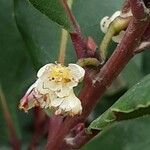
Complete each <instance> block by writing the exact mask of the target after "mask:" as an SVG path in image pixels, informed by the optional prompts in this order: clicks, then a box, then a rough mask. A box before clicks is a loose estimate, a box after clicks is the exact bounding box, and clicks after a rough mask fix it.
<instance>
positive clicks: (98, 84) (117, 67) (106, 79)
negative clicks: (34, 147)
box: [47, 0, 149, 150]
mask: <svg viewBox="0 0 150 150" xmlns="http://www.w3.org/2000/svg"><path fill="white" fill-rule="evenodd" d="M133 2H135V4H138V2H140V0H130V4H131V8H132V12H133V14H134V17H133V18H132V19H131V21H130V24H129V26H128V28H127V30H126V33H125V36H124V38H123V39H122V42H121V43H120V44H119V45H118V47H117V48H116V50H115V51H114V53H113V54H112V56H111V57H110V59H109V60H108V61H107V62H106V64H105V65H104V66H103V67H102V68H101V70H100V72H99V73H98V74H97V75H96V77H95V78H94V77H93V76H92V75H91V74H90V72H91V70H89V69H86V76H85V85H84V87H83V89H82V90H81V93H80V97H79V98H80V100H81V102H82V107H83V112H82V114H81V115H80V116H75V117H66V118H64V119H63V121H61V120H62V118H61V117H59V116H55V117H53V119H56V120H57V121H58V122H59V123H60V124H59V125H58V124H55V125H54V124H53V123H52V122H51V123H50V126H51V128H50V130H51V131H53V132H54V131H55V134H54V133H51V132H49V138H48V144H47V150H49V149H55V150H60V149H61V148H62V147H63V144H64V139H65V137H66V136H67V135H68V134H69V133H70V130H71V129H72V128H73V127H75V126H76V125H77V124H79V123H82V122H85V120H86V118H87V116H88V115H89V114H90V112H91V110H92V109H93V108H94V107H95V105H96V103H97V101H98V99H99V98H101V97H102V95H103V94H104V92H105V91H106V89H107V88H108V87H109V86H110V85H111V83H112V81H113V80H114V79H115V78H116V77H117V76H118V75H119V73H120V72H121V71H122V69H123V68H124V67H125V65H126V64H127V63H128V62H129V60H130V59H131V58H132V57H133V56H134V50H135V49H136V47H137V45H138V43H139V42H140V41H141V38H142V35H143V34H144V32H145V30H146V28H147V27H148V25H149V19H148V18H146V19H145V17H146V16H147V15H146V14H145V13H144V11H143V10H144V8H143V5H140V7H139V6H138V7H137V6H136V5H135V4H134V5H133ZM136 12H137V13H139V12H140V13H139V16H137V14H136ZM141 12H143V13H144V14H142V13H141ZM143 17H144V18H143ZM58 135H59V136H58ZM87 136H88V135H87ZM85 139H87V140H89V138H85ZM78 140H80V139H78ZM86 142H87V141H86V140H85V141H84V142H83V144H84V143H86ZM81 145H82V144H81ZM81 145H80V146H81ZM66 149H67V148H66Z"/></svg>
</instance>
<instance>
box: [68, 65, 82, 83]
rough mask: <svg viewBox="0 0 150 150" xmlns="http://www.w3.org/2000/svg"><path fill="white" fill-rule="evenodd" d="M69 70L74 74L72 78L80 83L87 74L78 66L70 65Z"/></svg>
mask: <svg viewBox="0 0 150 150" xmlns="http://www.w3.org/2000/svg"><path fill="white" fill-rule="evenodd" d="M68 68H69V69H70V71H71V73H72V78H73V79H74V80H75V81H77V82H79V80H82V79H83V77H84V74H85V70H84V69H83V68H82V67H80V66H79V65H77V64H69V66H68Z"/></svg>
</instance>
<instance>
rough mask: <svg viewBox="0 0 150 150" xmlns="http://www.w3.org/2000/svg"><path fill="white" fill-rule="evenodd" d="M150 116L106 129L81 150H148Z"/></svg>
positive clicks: (116, 124) (149, 144)
mask: <svg viewBox="0 0 150 150" xmlns="http://www.w3.org/2000/svg"><path fill="white" fill-rule="evenodd" d="M149 133H150V116H149V115H148V116H144V117H140V118H136V119H132V120H126V121H121V122H119V123H115V124H113V125H111V126H109V127H107V128H106V129H105V130H104V131H102V132H101V133H100V134H99V135H97V137H96V138H95V139H93V140H92V141H91V142H90V143H88V144H87V145H85V146H84V147H83V148H82V149H81V150H98V149H102V150H149V149H150V138H149Z"/></svg>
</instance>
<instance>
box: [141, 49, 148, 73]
mask: <svg viewBox="0 0 150 150" xmlns="http://www.w3.org/2000/svg"><path fill="white" fill-rule="evenodd" d="M149 60H150V51H149V50H147V51H144V53H143V59H142V61H143V66H142V67H143V68H142V69H143V72H144V74H148V73H150V63H149Z"/></svg>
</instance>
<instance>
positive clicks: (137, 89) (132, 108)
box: [89, 74, 150, 130]
mask: <svg viewBox="0 0 150 150" xmlns="http://www.w3.org/2000/svg"><path fill="white" fill-rule="evenodd" d="M149 89H150V74H149V75H148V76H146V77H145V78H144V79H143V80H142V81H141V82H139V83H137V84H136V85H135V86H133V87H132V88H131V89H130V90H128V92H126V93H125V94H124V95H123V96H122V97H121V98H120V99H119V100H118V101H117V102H116V103H115V104H113V105H112V106H111V107H110V108H109V109H108V110H107V111H106V112H104V113H103V114H102V115H101V116H100V117H99V118H97V119H96V120H94V121H93V122H92V123H91V124H90V126H89V129H96V130H103V128H105V127H106V126H108V125H110V124H111V123H113V122H115V121H118V120H123V119H129V118H136V117H139V116H142V115H144V114H149V113H150V90H149Z"/></svg>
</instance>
